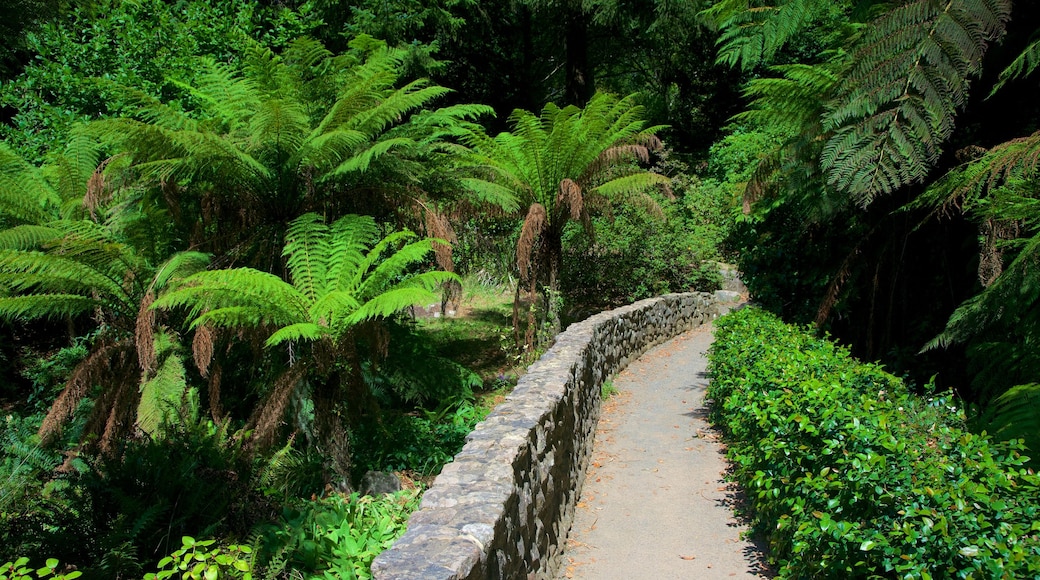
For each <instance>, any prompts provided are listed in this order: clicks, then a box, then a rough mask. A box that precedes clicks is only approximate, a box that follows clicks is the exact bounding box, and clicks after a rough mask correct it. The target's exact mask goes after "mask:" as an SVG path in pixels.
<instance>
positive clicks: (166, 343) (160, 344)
mask: <svg viewBox="0 0 1040 580" xmlns="http://www.w3.org/2000/svg"><path fill="white" fill-rule="evenodd" d="M155 343H156V344H155V351H156V353H157V356H158V358H159V360H160V361H161V362H160V364H159V367H158V368H157V369H156V371H155V373H154V374H153V375H152V376H151V377H149V378H148V379H147V380H146V381H144V382H143V383H141V387H140V389H141V399H140V401H139V402H138V405H137V427H138V428H139V429H141V431H144V432H145V433H147V434H148V435H151V436H152V437H156V436H158V435H159V427H160V426H161V425H162V424H163V423H164V422H165V420H166V419H167V418H168V417H169V416H171V415H173V414H175V413H176V412H177V409H178V408H179V407H180V406H181V403H182V402H183V398H184V394H185V391H186V390H187V388H188V382H187V372H186V370H185V368H184V359H183V358H182V357H181V355H180V353H179V352H177V351H178V349H177V344H176V342H175V341H174V339H173V338H172V337H171V336H170V334H169V331H162V332H157V333H156V334H155Z"/></svg>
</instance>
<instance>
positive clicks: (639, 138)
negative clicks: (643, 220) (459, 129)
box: [467, 93, 667, 225]
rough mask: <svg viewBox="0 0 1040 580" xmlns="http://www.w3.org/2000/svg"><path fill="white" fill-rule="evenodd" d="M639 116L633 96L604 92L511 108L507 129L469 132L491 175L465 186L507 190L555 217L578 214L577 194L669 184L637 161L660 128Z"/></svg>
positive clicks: (650, 146) (645, 155)
mask: <svg viewBox="0 0 1040 580" xmlns="http://www.w3.org/2000/svg"><path fill="white" fill-rule="evenodd" d="M641 116H642V108H641V107H639V106H637V105H636V104H635V98H634V96H629V97H625V98H623V99H618V98H617V97H615V96H613V95H609V94H605V93H600V94H597V95H595V96H594V97H593V98H592V100H590V101H589V103H588V105H586V107H585V108H584V109H579V108H578V107H575V106H568V107H564V108H560V107H558V106H556V105H554V104H552V103H550V104H548V105H546V106H545V107H544V108H543V109H542V112H541V114H540V115H535V114H533V113H530V112H528V111H523V110H517V111H514V112H513V114H512V116H511V117H510V122H511V123H512V125H513V127H514V129H513V131H512V132H506V133H501V134H499V135H498V136H496V137H494V138H493V139H492V138H486V137H485V138H477V139H473V141H472V142H473V144H474V146H475V148H476V149H477V150H478V151H479V152H480V153H481V154H482V155H484V159H485V162H486V165H485V167H489V168H490V170H491V171H493V172H494V174H493V177H491V178H490V179H488V178H483V179H470V180H468V181H467V185H468V186H469V187H471V188H472V189H474V190H475V191H477V192H478V194H481V195H485V196H487V197H494V196H495V195H496V194H498V195H508V196H511V197H512V198H514V199H516V200H518V201H519V202H520V204H521V205H522V206H523V207H525V208H526V207H528V206H530V205H532V204H539V205H541V206H543V207H544V208H545V210H546V213H547V217H548V219H549V221H550V223H557V222H562V221H563V220H562V219H561V218H564V217H565V216H567V215H570V214H580V213H581V211H582V210H581V207H580V206H581V205H582V204H581V202H580V201H575V196H582V197H587V196H590V195H600V196H603V197H605V198H608V199H609V198H612V197H615V196H618V195H622V194H625V193H631V192H638V191H645V190H647V189H649V188H651V187H653V186H655V185H659V184H664V183H667V178H665V177H664V176H662V175H658V174H655V173H650V172H648V171H645V170H643V169H641V168H640V167H639V165H638V163H639V162H646V161H647V160H648V158H649V151H650V150H651V149H653V148H656V147H659V146H660V142H659V141H658V140H657V138H656V137H655V136H654V134H655V133H656V132H657V131H658V130H659V129H660V127H647V126H646V124H645V122H644V121H643V120H642V118H641ZM575 186H576V188H575ZM575 206H578V207H575ZM561 225H562V224H561Z"/></svg>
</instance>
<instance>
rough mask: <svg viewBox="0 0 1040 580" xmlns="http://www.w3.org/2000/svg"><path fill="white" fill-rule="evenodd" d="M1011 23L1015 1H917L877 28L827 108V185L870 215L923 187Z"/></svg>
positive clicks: (893, 13) (859, 46)
mask: <svg viewBox="0 0 1040 580" xmlns="http://www.w3.org/2000/svg"><path fill="white" fill-rule="evenodd" d="M1010 15H1011V2H1010V0H1000V1H995V2H989V1H983V0H952V1H950V2H949V3H948V4H947V5H942V4H939V3H935V2H932V1H930V0H918V1H915V2H910V3H908V4H906V5H903V6H900V7H897V8H895V9H893V10H891V11H890V12H888V13H886V14H885V15H883V16H882V17H880V18H878V19H877V20H875V21H874V22H872V23H871V25H870V26H869V27H868V28H867V30H866V31H865V34H864V35H863V38H862V39H861V40H860V41H859V43H858V44H857V48H856V51H855V52H854V54H853V55H852V63H853V64H852V66H851V68H850V69H849V70H848V71H847V72H846V73H845V74H844V76H843V78H842V81H841V84H840V85H839V87H838V91H837V95H836V98H835V100H834V101H833V102H832V103H831V104H830V106H829V111H828V122H827V128H828V129H829V130H832V131H833V132H834V133H833V135H832V136H831V137H830V139H829V140H828V142H827V144H826V145H825V146H824V150H823V155H822V157H821V163H822V166H823V168H824V169H825V170H826V171H827V181H828V183H830V184H832V185H834V186H835V187H837V188H838V189H839V190H841V191H847V192H848V193H850V194H851V195H852V196H853V197H854V198H855V199H856V200H857V201H858V202H859V203H860V204H861V205H867V204H869V203H870V201H871V200H872V199H873V198H874V197H875V196H877V195H880V194H885V193H890V192H892V191H893V190H895V189H898V188H899V187H902V186H903V185H907V184H909V183H912V182H917V181H923V180H924V177H925V176H926V175H927V172H928V170H929V169H931V168H932V166H934V165H935V162H936V161H937V160H938V158H939V153H940V151H941V150H940V145H941V144H942V143H943V142H944V141H946V140H947V139H948V138H949V137H950V134H951V133H952V132H953V126H954V116H955V114H956V113H957V111H958V109H960V108H962V107H963V106H964V104H965V102H966V99H967V94H968V84H969V83H968V81H969V79H970V78H971V77H974V76H977V75H978V74H979V73H980V72H981V69H982V58H983V56H984V55H985V53H986V48H987V44H988V43H990V42H992V41H994V40H996V39H998V38H1000V36H1001V35H1002V34H1003V32H1004V27H1005V25H1006V23H1007V21H1008V19H1009V18H1010Z"/></svg>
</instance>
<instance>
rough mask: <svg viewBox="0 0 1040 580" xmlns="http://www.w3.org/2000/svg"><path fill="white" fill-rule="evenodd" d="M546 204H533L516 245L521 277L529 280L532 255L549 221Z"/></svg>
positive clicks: (517, 262) (517, 263)
mask: <svg viewBox="0 0 1040 580" xmlns="http://www.w3.org/2000/svg"><path fill="white" fill-rule="evenodd" d="M548 217H549V216H548V215H547V214H546V212H545V206H543V205H542V204H540V203H533V204H531V207H530V209H528V210H527V217H526V218H525V219H524V225H523V227H522V228H521V230H520V241H519V242H518V243H517V245H516V265H517V267H518V268H519V269H520V278H522V279H524V280H527V279H528V277H529V276H528V274H529V272H528V271H529V270H530V268H531V255H532V254H533V253H534V249H535V244H536V242H537V241H538V236H539V235H540V234H541V233H542V231H543V230H544V229H545V226H546V224H547V223H548Z"/></svg>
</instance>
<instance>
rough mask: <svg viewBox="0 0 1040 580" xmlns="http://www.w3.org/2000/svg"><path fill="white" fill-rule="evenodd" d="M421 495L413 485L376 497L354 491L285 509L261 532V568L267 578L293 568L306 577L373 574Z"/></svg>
mask: <svg viewBox="0 0 1040 580" xmlns="http://www.w3.org/2000/svg"><path fill="white" fill-rule="evenodd" d="M419 499H420V491H419V490H417V489H416V490H405V491H400V492H397V493H395V494H384V495H383V496H382V497H378V498H376V497H371V496H359V495H358V494H356V493H355V494H352V495H350V496H349V497H344V496H342V495H332V496H329V497H326V498H322V499H315V500H311V501H308V502H305V503H304V504H303V505H302V506H301V507H299V508H298V509H287V510H286V511H285V513H284V514H283V516H282V521H281V522H280V524H278V525H271V526H266V527H265V528H264V529H263V530H262V532H261V534H262V536H261V540H260V543H261V544H262V546H263V551H262V554H261V558H260V560H261V561H262V566H263V567H264V568H265V569H266V573H267V574H268V575H269V576H270V575H271V574H277V573H280V572H282V571H284V570H293V571H294V572H296V573H297V574H300V573H302V575H303V577H305V578H336V579H364V578H371V577H372V573H371V570H370V567H371V565H372V560H374V559H375V557H376V556H378V555H379V554H380V553H381V552H382V551H383V550H385V549H387V548H388V547H390V545H391V544H393V543H394V541H395V540H396V539H397V538H399V537H401V535H402V534H404V532H405V524H406V523H407V522H408V516H409V515H410V514H411V513H412V512H413V511H415V510H416V509H417V508H418V507H419ZM292 577H294V578H295V577H299V576H298V575H294V576H292Z"/></svg>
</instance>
